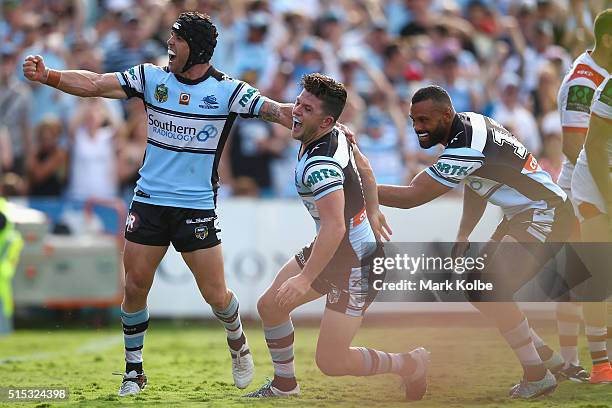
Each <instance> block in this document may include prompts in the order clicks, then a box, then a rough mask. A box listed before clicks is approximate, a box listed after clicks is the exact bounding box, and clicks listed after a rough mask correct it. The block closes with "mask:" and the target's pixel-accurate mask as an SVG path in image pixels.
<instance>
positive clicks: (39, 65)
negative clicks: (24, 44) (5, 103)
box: [22, 55, 49, 84]
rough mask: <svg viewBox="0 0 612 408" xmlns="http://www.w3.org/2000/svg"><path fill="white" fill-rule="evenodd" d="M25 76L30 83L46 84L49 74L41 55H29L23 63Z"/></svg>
mask: <svg viewBox="0 0 612 408" xmlns="http://www.w3.org/2000/svg"><path fill="white" fill-rule="evenodd" d="M22 67H23V76H25V77H26V78H27V79H29V80H30V81H35V82H40V83H43V84H44V83H45V82H46V81H47V76H48V75H49V72H48V71H47V67H45V61H44V60H43V57H41V56H40V55H28V56H27V57H26V58H25V61H24V62H23V65H22Z"/></svg>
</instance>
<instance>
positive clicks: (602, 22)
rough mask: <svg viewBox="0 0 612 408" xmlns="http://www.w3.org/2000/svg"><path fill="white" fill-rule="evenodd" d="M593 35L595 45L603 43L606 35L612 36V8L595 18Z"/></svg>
mask: <svg viewBox="0 0 612 408" xmlns="http://www.w3.org/2000/svg"><path fill="white" fill-rule="evenodd" d="M593 34H595V44H597V43H598V42H600V41H601V38H602V37H603V35H604V34H610V35H612V8H609V9H606V10H604V11H602V12H601V13H599V14H598V15H597V17H595V23H594V24H593Z"/></svg>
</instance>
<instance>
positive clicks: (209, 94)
mask: <svg viewBox="0 0 612 408" xmlns="http://www.w3.org/2000/svg"><path fill="white" fill-rule="evenodd" d="M167 44H168V56H169V61H168V66H167V67H163V68H162V67H157V66H154V65H151V64H144V65H138V66H136V67H133V68H131V69H129V70H128V71H126V72H123V73H106V74H97V73H93V72H89V71H82V70H79V71H73V70H65V71H56V70H52V69H48V68H47V67H46V66H45V64H44V61H43V58H42V57H41V56H28V57H26V59H25V62H24V64H23V73H24V75H25V77H26V78H27V79H29V80H31V81H36V82H40V83H42V84H46V85H49V86H52V87H54V88H57V89H59V90H61V91H64V92H67V93H70V94H73V95H77V96H83V97H92V96H102V97H107V98H116V99H120V98H126V97H133V96H135V97H139V98H141V99H142V100H143V102H144V104H145V109H146V111H147V122H148V143H147V148H146V153H145V157H144V163H143V165H142V168H141V169H140V171H139V174H140V179H139V180H138V183H137V187H136V190H135V195H134V200H133V202H132V205H131V207H130V213H129V215H128V219H127V221H126V228H125V237H126V243H125V250H124V253H123V264H124V267H125V291H124V298H123V303H122V305H121V320H122V323H123V331H124V343H125V360H126V370H125V374H124V375H123V381H122V384H121V387H120V390H119V395H120V396H124V395H130V394H136V393H138V392H140V391H141V390H142V389H143V388H144V387H145V385H146V382H147V379H146V376H145V374H144V371H143V368H142V347H143V343H144V335H145V332H146V330H147V327H148V325H149V314H148V309H147V296H148V293H149V290H150V288H151V285H152V283H153V277H154V274H155V270H156V269H157V267H158V265H159V263H160V262H161V260H162V258H163V256H164V255H165V253H166V251H167V249H168V246H169V244H170V243H172V244H173V245H174V247H175V248H176V250H177V251H179V252H181V254H182V257H183V259H184V260H185V262H186V263H187V265H188V267H189V269H190V270H191V271H192V273H193V275H194V277H195V279H196V283H197V285H198V288H199V289H200V292H201V294H202V296H203V298H204V300H205V301H206V302H207V303H208V304H209V305H210V306H211V307H212V309H213V312H214V314H215V316H216V317H217V318H218V319H219V321H220V322H221V323H222V324H223V325H224V327H225V330H226V334H227V341H228V345H229V348H230V353H231V356H232V374H233V376H234V383H235V385H236V386H237V387H238V388H245V387H246V386H247V385H248V384H249V383H250V382H251V381H252V378H253V372H254V365H253V359H252V357H251V354H250V351H249V348H248V344H247V341H246V337H245V336H244V333H243V332H242V325H241V323H240V317H239V313H238V300H237V299H236V296H235V295H234V294H233V293H232V292H231V291H230V290H229V289H228V288H227V287H226V284H225V278H224V270H223V255H222V252H221V246H220V243H221V240H220V234H219V233H220V230H219V226H218V222H217V216H216V213H215V206H216V191H217V185H218V176H217V166H218V164H219V159H220V157H221V152H222V150H223V146H224V144H225V140H226V138H227V136H228V134H229V130H230V128H231V126H232V123H233V120H234V119H235V117H236V116H237V115H242V116H246V117H253V116H258V117H260V118H262V119H264V120H267V121H271V122H277V123H280V124H283V125H284V126H286V127H287V128H291V124H292V118H291V109H292V104H279V103H277V102H275V101H272V100H270V99H267V98H264V97H263V96H260V95H259V92H258V91H257V89H255V88H253V87H251V86H249V85H248V84H246V83H244V82H242V81H236V80H233V79H231V78H229V77H227V76H225V75H224V74H222V73H220V72H218V71H217V70H216V69H215V68H213V67H212V66H211V65H210V63H209V61H210V58H211V57H212V54H213V52H214V49H215V46H216V44H217V29H216V27H215V26H214V24H213V23H212V22H211V20H210V17H209V16H207V15H204V14H200V13H197V12H186V13H182V14H181V15H180V16H179V17H178V19H177V21H176V22H175V23H174V24H173V25H172V29H171V34H170V38H169V39H168V41H167Z"/></svg>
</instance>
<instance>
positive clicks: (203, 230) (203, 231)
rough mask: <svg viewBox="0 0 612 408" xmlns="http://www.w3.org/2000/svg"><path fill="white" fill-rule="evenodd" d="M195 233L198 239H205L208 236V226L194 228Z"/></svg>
mask: <svg viewBox="0 0 612 408" xmlns="http://www.w3.org/2000/svg"><path fill="white" fill-rule="evenodd" d="M194 233H195V237H196V238H197V239H201V240H204V239H206V237H207V236H208V227H204V226H200V227H196V228H195V230H194Z"/></svg>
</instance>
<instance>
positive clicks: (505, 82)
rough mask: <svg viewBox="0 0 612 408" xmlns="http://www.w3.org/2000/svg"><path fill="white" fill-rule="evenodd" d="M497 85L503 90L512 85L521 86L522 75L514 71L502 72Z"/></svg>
mask: <svg viewBox="0 0 612 408" xmlns="http://www.w3.org/2000/svg"><path fill="white" fill-rule="evenodd" d="M497 85H498V86H499V89H501V90H502V91H503V90H505V89H507V88H509V87H511V86H512V87H515V88H519V87H520V86H521V77H519V76H518V75H517V74H515V73H514V72H509V71H507V72H504V73H503V74H502V76H501V78H499V81H498V82H497Z"/></svg>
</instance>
